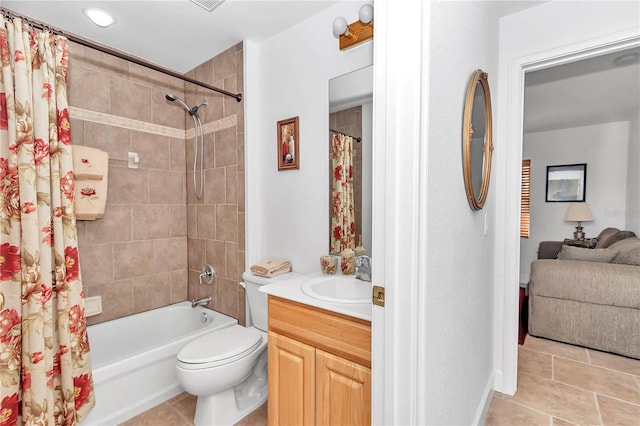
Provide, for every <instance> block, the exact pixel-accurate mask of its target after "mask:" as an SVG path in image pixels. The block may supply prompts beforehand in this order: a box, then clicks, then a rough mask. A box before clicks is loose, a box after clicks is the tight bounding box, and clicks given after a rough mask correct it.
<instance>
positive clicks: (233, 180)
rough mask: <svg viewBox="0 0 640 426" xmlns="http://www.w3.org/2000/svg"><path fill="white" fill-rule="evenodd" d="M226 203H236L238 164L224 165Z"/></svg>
mask: <svg viewBox="0 0 640 426" xmlns="http://www.w3.org/2000/svg"><path fill="white" fill-rule="evenodd" d="M225 184H226V185H225V187H226V189H225V191H226V201H225V202H226V203H227V204H231V203H235V204H237V203H238V166H229V167H225Z"/></svg>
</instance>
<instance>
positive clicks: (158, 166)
mask: <svg viewBox="0 0 640 426" xmlns="http://www.w3.org/2000/svg"><path fill="white" fill-rule="evenodd" d="M231 50H232V51H233V52H234V54H235V52H236V50H240V55H241V48H240V49H236V48H235V47H234V48H232V49H231ZM222 55H224V53H223V54H222ZM222 55H221V56H222ZM213 61H214V62H215V60H213ZM234 72H235V69H234ZM239 72H240V73H241V72H242V67H240V68H239ZM234 77H235V80H234V83H235V81H238V80H239V81H241V78H240V79H238V78H237V76H235V75H234ZM188 86H190V84H188V83H187V84H186V86H185V83H184V82H183V81H182V80H179V79H176V78H173V77H170V76H166V75H164V74H162V73H159V72H155V71H152V70H150V69H147V68H144V67H141V66H138V65H135V64H133V63H129V62H127V61H124V60H121V59H118V58H114V57H112V56H109V55H106V54H103V53H100V52H97V51H94V50H92V49H89V48H85V47H83V46H80V45H77V44H71V46H70V61H69V81H68V96H69V104H70V112H71V118H72V120H71V130H72V138H73V143H74V144H78V145H86V146H91V147H96V148H99V149H102V150H104V151H107V152H108V153H109V157H110V160H109V190H108V198H107V207H106V211H105V215H104V218H103V219H99V220H96V221H78V233H79V235H78V239H79V246H80V261H81V267H82V279H83V284H84V289H85V294H86V295H87V296H97V295H99V296H101V297H102V307H103V312H102V314H100V315H97V316H94V317H90V318H88V323H89V324H95V323H99V322H103V321H107V320H110V319H114V318H118V317H122V316H126V315H130V314H134V313H137V312H142V311H145V310H148V309H153V308H157V307H160V306H165V305H168V304H171V303H176V302H179V301H183V300H186V299H187V298H189V297H195V295H190V294H189V292H190V291H195V290H197V288H195V287H194V288H192V289H190V286H189V280H190V279H191V280H193V274H192V273H189V266H190V261H189V259H190V258H193V257H194V256H195V258H198V257H199V256H200V253H194V254H192V253H189V251H188V250H189V247H190V246H191V245H190V243H189V237H188V234H189V233H188V225H187V216H188V215H187V198H188V197H187V191H188V190H187V178H190V177H191V176H190V175H189V174H188V172H187V164H189V163H190V161H189V156H190V153H192V151H191V149H190V148H189V146H190V144H191V143H192V140H191V139H190V137H189V136H192V134H193V133H192V130H187V133H186V135H187V138H186V140H185V123H187V124H188V123H190V122H191V118H190V117H189V116H188V115H187V114H185V112H184V111H183V110H182V109H181V108H180V107H179V106H177V105H174V104H170V103H168V102H167V101H166V100H165V93H167V92H171V93H174V94H175V95H176V96H178V97H181V98H184V97H185V96H187V98H188V99H189V100H188V102H189V103H191V100H192V99H191V98H190V97H189V95H188V93H185V87H188ZM206 97H207V98H208V99H209V102H210V106H211V104H214V105H215V104H216V101H219V103H220V105H221V110H222V111H223V114H224V104H225V101H222V100H221V96H220V95H217V94H212V93H211V92H209V93H207V94H206ZM232 100H233V99H232ZM233 102H235V100H233ZM240 105H242V104H240ZM214 109H215V106H214V108H211V111H213V110H214ZM239 109H240V110H241V109H242V108H239ZM234 113H235V109H234ZM203 115H204V114H203ZM206 116H207V117H208V115H206ZM227 121H233V120H231V119H228V120H227ZM208 123H209V127H208V129H209V130H216V129H217V130H218V131H215V132H213V133H211V134H210V135H208V138H209V139H211V138H212V139H216V135H218V133H221V132H223V131H224V130H226V129H228V128H231V127H233V132H234V135H235V133H237V132H236V126H237V119H236V121H235V122H232V123H229V122H226V121H223V122H222V123H221V122H220V121H219V120H218V119H217V118H214V116H211V119H210V120H209V121H208ZM190 132H191V133H190ZM234 142H235V141H234ZM185 143H186V145H185ZM212 143H213V141H212V140H207V141H205V144H212ZM236 145H237V143H234V146H236ZM129 151H132V152H137V153H138V154H139V156H140V165H139V168H138V169H129V168H128V167H127V161H126V159H127V153H128V152H129ZM215 155H217V152H216V153H215ZM241 158H243V157H241ZM192 161H193V159H192V158H191V164H192ZM214 161H215V158H214V152H213V151H211V152H210V153H209V154H208V157H207V158H206V159H205V167H209V165H211V164H213V162H214ZM236 163H237V161H236ZM189 167H191V166H189ZM236 168H238V165H237V164H236ZM207 178H208V179H210V178H214V179H218V178H219V176H218V175H211V176H209V175H208V176H207ZM221 182H224V180H222V181H214V182H211V181H208V182H207V183H209V186H210V187H212V188H215V187H216V186H217V185H221V184H222V183H221ZM225 186H226V185H225ZM189 188H190V187H189ZM189 190H190V189H189ZM242 193H244V191H242ZM236 199H237V198H236ZM243 201H244V200H243ZM236 204H237V201H236ZM236 209H237V207H236ZM235 219H236V222H235V223H236V226H237V223H238V219H237V216H236V217H235ZM221 223H224V220H221ZM236 234H239V233H238V232H237V231H236ZM223 236H224V235H223ZM236 244H237V237H236ZM216 255H220V252H216ZM226 255H227V253H226V252H224V254H222V256H226ZM237 258H238V256H237V255H235V256H233V259H234V261H235V259H237ZM209 262H210V263H212V264H216V263H224V264H226V263H229V262H227V261H226V259H225V258H221V259H217V258H214V259H210V260H209ZM195 278H196V280H197V276H196V277H195ZM225 278H226V276H225ZM237 279H238V278H236V283H235V284H236V287H239V286H238V285H237ZM218 281H220V279H219V280H218ZM225 284H227V283H225ZM227 287H230V285H227V286H226V287H225V288H227ZM215 288H217V287H215ZM238 293H239V292H238V291H236V292H235V293H234V294H233V295H232V296H233V297H232V301H231V302H230V304H233V305H234V306H235V307H236V309H235V310H231V309H227V310H226V312H225V313H229V314H231V315H232V316H234V317H236V318H237V317H239V315H240V313H241V311H240V310H239V308H238V307H237V306H238V305H239V303H238V297H239V296H238ZM219 304H220V301H219V300H216V306H217V305H219ZM216 306H213V307H214V308H215V307H216ZM242 312H243V310H242Z"/></svg>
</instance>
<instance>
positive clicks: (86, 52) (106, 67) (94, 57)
mask: <svg viewBox="0 0 640 426" xmlns="http://www.w3.org/2000/svg"><path fill="white" fill-rule="evenodd" d="M75 46H79V45H75ZM82 49H83V53H82V55H83V62H84V64H83V67H84V68H87V69H92V70H96V71H100V72H105V73H109V74H110V75H114V76H118V77H122V78H126V77H127V76H128V75H129V67H128V62H127V61H125V60H124V59H120V58H118V57H115V56H113V55H108V54H106V53H103V52H100V51H98V50H95V49H90V48H88V47H82Z"/></svg>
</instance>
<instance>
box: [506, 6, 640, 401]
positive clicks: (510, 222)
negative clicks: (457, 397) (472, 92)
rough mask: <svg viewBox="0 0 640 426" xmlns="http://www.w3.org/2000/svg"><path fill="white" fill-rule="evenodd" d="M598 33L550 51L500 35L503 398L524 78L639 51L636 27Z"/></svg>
mask: <svg viewBox="0 0 640 426" xmlns="http://www.w3.org/2000/svg"><path fill="white" fill-rule="evenodd" d="M552 7H553V6H552ZM524 13H526V12H524ZM591 13H592V14H593V13H596V14H597V11H595V12H591ZM547 30H549V27H547ZM563 31H566V29H565V30H563ZM588 32H589V31H585V33H588ZM602 32H603V31H602V30H600V33H601V34H600V35H598V36H595V37H589V34H577V35H576V34H574V35H573V38H574V40H567V39H562V37H559V41H558V43H557V44H551V45H550V44H549V42H548V40H547V41H546V42H545V41H540V42H539V43H536V42H535V41H533V42H532V40H526V42H523V45H518V43H503V41H504V38H507V37H510V34H504V33H503V32H502V31H501V43H500V44H501V48H500V68H499V98H498V99H499V100H498V102H499V105H500V108H499V113H498V132H497V135H498V137H497V140H499V141H509V143H502V144H500V147H499V148H497V149H496V165H497V167H496V169H497V170H496V175H497V179H496V180H497V184H496V193H497V194H498V196H497V197H496V223H504V224H505V225H504V226H503V227H498V228H496V253H495V264H494V267H495V274H496V276H495V278H496V279H495V283H496V287H495V294H494V303H495V305H494V306H496V310H495V314H496V315H495V319H494V331H495V333H494V335H495V340H494V367H495V372H494V374H495V390H497V391H499V392H502V393H505V394H509V395H513V394H514V393H515V391H516V388H517V371H518V366H517V363H518V290H519V288H518V285H517V284H518V283H519V277H520V236H519V234H518V233H517V232H516V231H515V230H516V229H519V224H520V174H521V164H522V143H523V110H524V76H525V73H526V72H529V71H535V70H538V69H544V68H549V67H553V66H557V65H562V64H565V63H569V62H574V61H577V60H581V59H587V58H590V57H594V56H599V55H603V54H606V53H611V52H615V51H619V50H624V49H628V48H630V47H634V46H640V26H635V27H631V28H629V27H628V26H627V28H626V29H620V28H615V24H614V25H613V26H612V28H610V29H609V32H607V31H604V32H605V34H602ZM576 39H577V41H576ZM504 44H506V45H507V46H508V47H506V48H505V47H504ZM509 283H511V284H509Z"/></svg>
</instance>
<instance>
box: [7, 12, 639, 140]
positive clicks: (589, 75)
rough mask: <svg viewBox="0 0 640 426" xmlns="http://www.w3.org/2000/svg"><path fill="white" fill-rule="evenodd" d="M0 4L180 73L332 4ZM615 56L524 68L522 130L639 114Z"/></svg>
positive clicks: (635, 89)
mask: <svg viewBox="0 0 640 426" xmlns="http://www.w3.org/2000/svg"><path fill="white" fill-rule="evenodd" d="M0 1H1V2H2V6H3V7H5V8H7V9H10V10H13V11H15V12H18V13H19V14H22V15H24V16H27V17H30V18H32V19H35V20H37V21H41V22H44V23H46V24H48V25H51V26H53V27H54V28H59V29H62V30H65V31H67V32H69V33H73V34H77V35H80V36H82V37H85V38H88V39H91V40H94V41H96V42H98V43H101V44H104V45H107V46H111V47H114V48H116V49H118V50H122V51H124V52H127V53H130V54H133V55H135V56H138V57H141V58H144V59H146V60H148V61H151V62H153V63H156V64H158V65H161V66H163V67H166V68H169V69H172V70H175V71H177V72H180V73H186V72H188V71H190V70H192V69H194V68H195V67H197V66H198V65H200V64H201V63H203V62H205V61H207V60H209V59H211V58H212V57H214V56H216V55H217V54H219V53H220V52H222V51H224V50H226V49H227V48H229V47H231V46H233V45H235V44H237V43H239V42H240V41H242V40H246V39H249V40H252V41H254V42H257V43H259V42H260V41H262V40H265V39H268V38H270V37H272V36H273V35H275V34H277V33H279V32H281V31H283V30H285V29H287V28H289V27H291V26H293V25H295V24H297V23H298V22H300V21H303V20H304V19H307V18H309V17H311V16H313V15H315V14H317V13H319V12H321V11H322V10H324V9H326V8H328V7H331V6H333V5H334V4H336V3H338V2H337V1H328V0H313V1H312V0H297V1H293V0H288V1H287V0H284V1H274V0H224V2H222V3H221V4H220V5H219V6H218V7H217V8H216V9H214V10H213V11H212V12H208V11H206V10H205V9H203V8H201V7H200V6H198V5H196V4H194V3H192V2H191V1H189V0H173V1H169V0H146V1H114V0H111V1H109V0H106V1H75V0H47V1H34V0H29V1H25V0H0ZM541 3H544V1H498V2H495V3H493V6H494V7H497V8H499V10H498V13H499V14H500V15H501V16H505V15H509V14H512V13H517V12H519V11H521V10H523V9H526V8H529V7H533V6H537V5H539V4H541ZM374 4H375V2H374ZM86 7H97V8H100V9H103V10H107V11H109V12H111V13H112V14H113V15H114V17H115V19H116V23H115V24H114V25H112V26H111V27H108V28H99V27H97V26H96V25H94V24H93V23H91V22H90V21H89V20H88V19H87V18H86V17H85V16H84V14H83V9H85V8H86ZM327 31H331V29H330V28H327ZM637 50H638V49H636V51H637ZM621 54H622V53H621V52H617V53H615V54H611V55H605V56H603V57H598V58H593V59H588V60H584V61H579V62H573V63H570V64H566V65H562V66H559V67H553V68H548V69H543V70H538V71H533V72H530V73H527V74H526V78H525V86H526V87H525V118H524V130H525V132H534V131H543V130H553V129H559V128H565V127H575V126H583V125H586V124H595V123H604V122H612V121H625V120H628V119H629V117H630V116H631V114H638V110H639V105H638V103H639V99H640V96H639V95H638V94H639V93H640V88H639V84H640V69H639V65H638V63H637V62H636V63H635V64H632V65H627V66H622V67H616V66H615V65H614V62H613V59H615V57H617V56H620V55H621Z"/></svg>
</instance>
